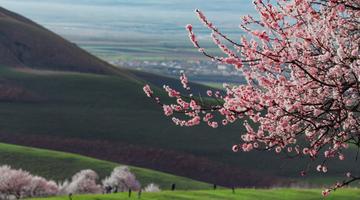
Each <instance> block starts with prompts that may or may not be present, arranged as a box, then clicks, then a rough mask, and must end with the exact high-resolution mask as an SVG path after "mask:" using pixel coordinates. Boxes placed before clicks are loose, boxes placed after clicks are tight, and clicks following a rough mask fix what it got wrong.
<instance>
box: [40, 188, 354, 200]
mask: <svg viewBox="0 0 360 200" xmlns="http://www.w3.org/2000/svg"><path fill="white" fill-rule="evenodd" d="M359 196H360V190H358V189H343V190H340V191H336V192H334V193H332V194H331V195H330V196H329V197H327V198H326V199H327V200H335V199H336V200H342V199H344V200H345V199H346V200H355V199H359ZM39 199H41V198H39ZM45 199H46V200H66V199H68V197H54V198H45ZM73 199H74V200H121V199H137V197H136V195H134V196H133V197H132V198H128V196H127V194H126V193H123V194H115V195H114V194H113V195H81V196H74V197H73ZM141 199H143V200H192V199H194V200H195V199H196V200H219V199H221V200H274V199H276V200H321V199H323V198H322V196H321V190H320V189H314V190H295V189H273V190H253V189H241V190H236V192H235V194H232V192H231V191H229V190H217V191H177V192H160V193H143V194H142V198H141Z"/></svg>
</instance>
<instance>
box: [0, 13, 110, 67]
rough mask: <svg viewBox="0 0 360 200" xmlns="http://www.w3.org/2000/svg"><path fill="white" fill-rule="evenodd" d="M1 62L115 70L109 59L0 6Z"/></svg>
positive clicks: (33, 65) (18, 64) (20, 65)
mask: <svg viewBox="0 0 360 200" xmlns="http://www.w3.org/2000/svg"><path fill="white" fill-rule="evenodd" d="M0 64H1V65H6V66H12V67H30V68H37V69H51V70H59V71H78V72H91V73H102V74H104V73H110V71H111V70H112V69H111V68H112V67H111V66H110V65H109V64H108V63H106V62H104V61H102V60H100V59H98V58H96V57H95V56H92V55H90V54H89V53H87V52H86V51H84V50H82V49H80V48H79V47H78V46H76V45H75V44H72V43H70V42H68V41H66V40H64V39H63V38H62V37H60V36H58V35H56V34H54V33H52V32H50V31H49V30H47V29H45V28H44V27H42V26H40V25H38V24H36V23H35V22H32V21H31V20H29V19H27V18H25V17H22V16H20V15H18V14H16V13H13V12H11V11H8V10H6V9H4V8H1V7H0Z"/></svg>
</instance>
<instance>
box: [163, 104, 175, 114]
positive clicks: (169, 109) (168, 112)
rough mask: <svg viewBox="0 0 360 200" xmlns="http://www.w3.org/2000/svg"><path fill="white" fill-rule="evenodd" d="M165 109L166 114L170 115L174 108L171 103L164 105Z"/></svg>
mask: <svg viewBox="0 0 360 200" xmlns="http://www.w3.org/2000/svg"><path fill="white" fill-rule="evenodd" d="M163 109H164V114H165V115H166V116H170V115H172V114H173V109H172V108H171V106H169V105H163Z"/></svg>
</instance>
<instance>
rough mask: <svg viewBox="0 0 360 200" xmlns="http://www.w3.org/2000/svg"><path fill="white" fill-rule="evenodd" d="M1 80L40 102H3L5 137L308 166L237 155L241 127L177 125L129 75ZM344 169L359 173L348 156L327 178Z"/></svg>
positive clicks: (280, 171) (10, 74) (270, 167)
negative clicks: (41, 137)
mask: <svg viewBox="0 0 360 200" xmlns="http://www.w3.org/2000/svg"><path fill="white" fill-rule="evenodd" d="M0 78H1V80H4V81H6V82H9V83H11V84H14V85H18V86H20V87H23V88H25V89H26V90H28V91H29V92H31V93H33V94H35V95H37V96H38V97H40V98H41V99H42V101H40V102H27V101H21V100H20V101H11V102H9V101H0V116H3V117H2V118H1V120H0V132H3V133H9V134H11V133H15V134H20V135H27V134H33V135H46V136H58V137H61V138H64V139H65V138H67V137H76V138H81V139H83V140H95V139H103V140H110V141H119V142H122V143H127V144H133V145H138V146H141V147H144V148H145V147H146V148H158V149H164V150H172V151H176V152H180V153H182V152H183V153H187V154H191V155H195V156H200V157H205V158H207V159H209V160H212V161H215V162H220V163H226V164H228V165H233V166H236V167H239V168H241V169H242V170H244V171H245V172H247V171H249V170H252V171H254V170H255V171H259V172H261V173H264V174H270V175H276V176H282V177H291V176H293V177H291V178H294V177H298V175H299V171H301V170H302V169H303V168H304V167H305V166H306V165H305V164H304V162H303V161H293V162H287V161H288V160H286V159H284V158H282V157H279V156H276V155H275V154H274V153H272V152H267V153H265V152H251V153H237V154H235V153H233V152H232V151H231V147H232V145H233V144H234V143H237V142H238V141H240V134H241V133H242V132H241V127H240V126H239V125H238V124H234V125H232V126H229V127H220V128H218V129H211V128H209V127H207V126H204V125H202V126H199V127H195V128H181V127H176V126H174V125H173V123H172V122H171V120H170V119H168V118H166V117H165V116H164V115H163V114H162V111H161V109H160V108H159V107H157V106H156V105H155V104H153V102H151V101H149V99H148V98H147V97H146V96H145V95H144V94H143V92H142V86H143V84H142V83H141V81H136V80H132V79H129V78H128V77H125V76H115V75H114V76H104V75H92V74H76V73H68V74H67V73H59V74H56V73H53V74H51V73H50V74H37V73H24V72H19V71H16V70H13V69H8V68H4V67H2V68H0ZM155 78H156V76H155ZM159 81H160V80H159ZM169 84H170V85H173V84H178V85H179V83H177V82H174V81H173V82H171V83H169ZM162 97H163V96H161V98H162ZM357 163H359V161H358V162H357ZM189 166H190V167H191V165H189ZM342 168H353V169H354V170H359V169H358V168H356V164H355V165H354V162H351V159H350V158H349V159H348V160H347V161H346V162H342V163H341V165H331V168H330V169H329V176H333V175H336V176H342V175H343V174H340V173H341V172H342V171H341V170H340V169H342Z"/></svg>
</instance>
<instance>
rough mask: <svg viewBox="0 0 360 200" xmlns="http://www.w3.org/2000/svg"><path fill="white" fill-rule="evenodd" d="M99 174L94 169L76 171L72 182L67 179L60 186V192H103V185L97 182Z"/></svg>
mask: <svg viewBox="0 0 360 200" xmlns="http://www.w3.org/2000/svg"><path fill="white" fill-rule="evenodd" d="M98 178H99V177H98V175H97V173H96V172H94V171H93V170H90V169H87V170H81V171H80V172H78V173H76V174H75V175H74V176H73V177H72V179H71V182H68V181H65V182H64V183H63V184H62V185H61V186H60V194H97V193H101V192H102V189H101V186H100V185H98V184H96V181H97V179H98Z"/></svg>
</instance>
